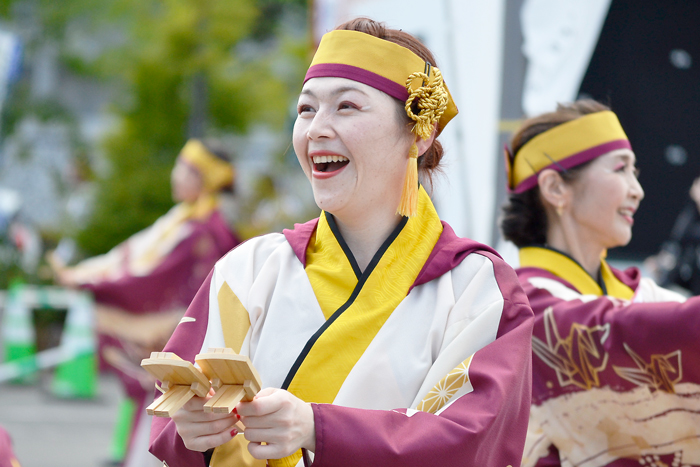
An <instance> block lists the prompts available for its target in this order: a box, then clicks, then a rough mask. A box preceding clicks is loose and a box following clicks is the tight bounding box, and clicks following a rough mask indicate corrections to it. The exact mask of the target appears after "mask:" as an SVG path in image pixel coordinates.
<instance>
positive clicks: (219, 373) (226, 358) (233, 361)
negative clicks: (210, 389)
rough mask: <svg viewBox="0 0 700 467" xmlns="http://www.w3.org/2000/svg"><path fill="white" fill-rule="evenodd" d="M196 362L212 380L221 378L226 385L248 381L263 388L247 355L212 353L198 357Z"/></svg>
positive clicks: (231, 352)
mask: <svg viewBox="0 0 700 467" xmlns="http://www.w3.org/2000/svg"><path fill="white" fill-rule="evenodd" d="M229 350H230V349H229ZM195 361H196V362H197V364H198V365H199V366H200V368H201V369H202V372H203V373H204V374H205V375H206V376H207V377H208V378H209V379H211V380H213V379H215V378H219V379H220V380H221V382H222V383H224V384H243V383H244V382H245V381H246V380H251V381H254V382H255V383H256V384H257V385H258V387H260V386H262V382H261V380H260V375H259V374H258V372H257V370H256V369H255V367H253V364H252V363H251V361H250V359H249V358H248V357H247V356H245V355H238V354H236V353H234V352H233V351H230V352H212V353H206V354H199V355H197V356H196V357H195Z"/></svg>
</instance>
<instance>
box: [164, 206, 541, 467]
mask: <svg viewBox="0 0 700 467" xmlns="http://www.w3.org/2000/svg"><path fill="white" fill-rule="evenodd" d="M316 222H317V220H314V221H311V222H309V223H306V224H303V225H297V226H296V228H295V230H294V231H285V237H286V241H287V242H288V243H289V247H291V250H293V253H291V252H290V253H291V254H292V255H296V257H297V258H298V261H299V264H298V267H305V251H306V246H307V245H308V244H309V240H310V239H311V237H312V235H313V234H314V232H315V228H316ZM443 225H444V230H443V232H442V235H441V236H440V238H439V240H438V242H437V244H436V245H435V247H434V249H433V252H432V254H431V255H430V257H429V259H428V261H427V262H426V264H425V265H424V267H423V270H422V271H421V272H420V274H419V275H418V277H417V279H416V281H415V283H414V284H413V286H412V287H411V289H410V291H409V297H410V296H412V295H413V294H421V293H422V292H421V288H426V287H431V286H433V285H431V284H434V281H436V280H439V278H440V277H441V276H443V275H444V274H446V273H447V272H449V271H451V270H453V269H455V268H459V267H460V264H462V263H463V262H464V263H466V261H465V258H468V257H473V256H472V255H475V256H476V255H479V256H483V257H484V258H486V260H487V261H488V262H490V263H491V264H492V265H493V273H492V274H493V276H492V277H491V279H492V280H493V282H491V279H490V280H489V281H484V282H483V283H480V284H474V286H475V289H474V290H476V289H479V287H482V288H484V287H491V286H492V285H491V284H495V287H497V289H498V291H499V292H498V293H499V294H500V295H501V296H502V298H503V300H504V301H503V309H502V312H501V318H500V323H499V324H498V331H497V338H496V339H495V341H493V342H491V343H490V344H488V345H487V346H485V347H483V348H482V349H481V350H478V351H477V352H476V354H474V358H473V360H472V363H471V366H470V368H469V377H470V380H471V382H472V384H473V386H474V391H473V392H472V393H469V394H467V395H465V396H463V397H461V398H460V399H459V400H458V401H457V402H455V403H454V404H452V405H451V406H449V407H448V408H447V409H446V410H445V411H444V412H442V413H441V414H440V415H434V414H431V413H426V412H420V411H418V412H416V411H415V410H413V411H410V410H409V409H406V408H405V407H404V408H402V407H400V406H397V407H396V408H395V410H368V409H362V408H356V407H344V406H340V405H336V404H311V405H312V408H313V411H314V419H315V426H316V451H315V458H314V461H313V465H315V466H319V467H321V466H333V467H366V466H370V465H376V466H382V467H393V466H396V467H410V466H416V467H417V466H426V465H431V464H432V465H436V466H438V465H439V466H479V467H491V466H494V467H507V466H508V465H512V466H513V467H515V466H516V465H517V462H518V461H519V459H520V456H521V453H522V446H523V442H524V435H525V429H526V426H527V416H528V415H527V413H528V407H529V399H530V394H529V392H530V384H531V381H530V336H531V322H532V312H531V310H530V309H529V306H528V305H527V299H526V297H525V295H524V294H523V291H522V289H521V287H520V285H519V283H518V281H517V277H516V276H515V274H514V272H513V270H512V269H511V268H510V267H509V266H508V265H507V264H506V263H505V262H504V261H503V260H502V259H501V258H500V257H499V256H498V255H497V254H496V253H495V252H494V251H493V250H492V249H490V248H489V247H487V246H485V245H481V244H478V243H476V242H473V241H471V240H468V239H462V238H459V237H457V236H456V235H455V234H454V232H453V231H452V229H451V228H450V227H449V226H448V225H447V224H444V223H443ZM273 235H275V234H273ZM277 235H278V234H277ZM267 238H269V239H270V241H271V242H272V241H277V242H279V240H275V239H274V237H272V236H268V237H267ZM261 241H265V239H264V238H263V240H261ZM251 243H252V242H249V243H246V244H243V245H241V246H240V247H239V249H241V248H247V247H249V246H251ZM289 247H288V248H289ZM236 251H238V250H236ZM236 251H234V252H232V253H231V254H233V253H235V252H236ZM276 251H277V250H276ZM251 256H254V255H251ZM255 260H256V262H255V263H254V264H255V266H254V267H253V266H250V267H249V268H243V267H242V268H241V269H242V270H246V271H253V270H257V269H259V268H260V267H262V265H263V264H269V261H272V260H268V258H266V257H257V256H256V257H255ZM267 280H270V279H269V277H268V278H267ZM284 280H285V278H284V277H278V278H277V281H278V283H279V281H284ZM475 282H479V281H475ZM212 283H213V280H212V275H211V274H210V276H209V278H208V279H207V281H206V282H205V284H204V285H203V286H202V289H200V291H199V292H198V293H197V296H196V297H195V299H194V301H193V302H192V304H191V305H190V307H189V309H188V311H187V313H186V315H185V316H186V317H187V318H189V320H188V322H187V323H184V324H181V325H180V326H178V328H177V329H176V331H175V333H174V334H173V337H172V338H171V339H170V341H169V343H168V345H167V346H166V348H165V349H164V350H165V351H170V352H175V353H176V354H178V355H179V356H180V357H182V358H183V359H185V360H189V361H193V360H194V357H195V355H196V354H197V353H198V352H200V349H201V347H202V342H203V341H204V340H205V336H206V334H207V330H208V320H209V319H210V314H209V310H210V307H209V300H210V297H211V296H212V295H211V294H212V292H211V290H210V284H212ZM284 288H289V287H283V289H284ZM212 290H213V289H212ZM214 296H215V295H214ZM289 299H290V300H292V301H293V297H290V298H289ZM271 300H272V299H271ZM272 301H274V300H272ZM432 312H433V311H432V310H430V309H426V310H425V313H432ZM258 351H260V349H258ZM293 357H296V354H294V355H293ZM464 357H467V355H465V356H464ZM251 358H253V362H254V363H255V359H254V356H251ZM292 361H293V360H292ZM319 377H322V375H319ZM264 379H265V375H263V384H265V382H264ZM406 414H410V415H411V416H407V415H406ZM150 451H151V452H152V453H153V454H154V455H155V456H156V457H158V458H159V459H162V460H165V461H166V462H167V464H168V465H169V466H170V467H189V466H203V465H206V464H205V456H204V455H203V453H199V452H193V451H190V450H188V449H187V448H186V447H185V446H184V443H183V441H182V439H181V438H180V436H179V435H178V433H177V430H176V427H175V424H174V423H173V422H172V420H170V419H166V418H154V420H153V425H152V430H151V447H150Z"/></svg>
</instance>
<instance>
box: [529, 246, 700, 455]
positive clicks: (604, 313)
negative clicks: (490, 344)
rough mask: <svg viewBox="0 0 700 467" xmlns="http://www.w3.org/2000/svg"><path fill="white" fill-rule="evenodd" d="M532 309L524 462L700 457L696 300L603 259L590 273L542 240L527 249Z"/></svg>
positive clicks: (699, 308)
mask: <svg viewBox="0 0 700 467" xmlns="http://www.w3.org/2000/svg"><path fill="white" fill-rule="evenodd" d="M520 253H521V267H520V269H518V270H517V273H518V277H519V279H520V281H521V283H522V285H523V288H524V290H525V293H526V294H527V296H528V298H529V300H530V305H531V306H532V309H533V311H534V312H535V329H534V337H533V352H534V356H533V392H532V402H533V405H532V410H531V414H530V426H529V428H528V439H527V443H526V448H525V453H524V459H523V464H522V465H523V466H524V467H529V466H534V465H536V466H540V467H544V466H559V465H562V466H586V467H589V466H590V467H600V466H633V465H646V466H658V467H660V466H698V465H700V398H698V396H697V395H698V394H700V369H699V368H698V361H700V347H698V335H697V330H698V329H700V298H691V299H689V300H687V301H684V298H683V297H682V296H680V295H679V294H676V293H675V292H672V291H669V290H666V289H663V288H661V287H659V286H657V285H656V284H655V283H654V282H653V281H652V280H651V279H648V278H641V277H640V272H639V270H638V269H636V268H629V269H627V270H625V271H618V270H616V269H614V268H612V267H610V266H609V265H608V264H607V263H606V262H605V261H604V260H603V261H601V271H602V272H601V277H599V278H598V279H594V278H592V277H591V276H590V275H588V273H586V271H585V270H584V269H583V268H582V267H581V266H580V265H579V264H578V263H576V262H575V261H574V260H573V259H571V258H569V257H568V256H566V255H564V254H563V253H559V252H557V251H554V250H551V249H548V248H544V247H527V248H523V249H521V252H520Z"/></svg>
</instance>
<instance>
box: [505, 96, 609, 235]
mask: <svg viewBox="0 0 700 467" xmlns="http://www.w3.org/2000/svg"><path fill="white" fill-rule="evenodd" d="M604 110H610V108H609V107H607V106H605V105H603V104H601V103H600V102H597V101H594V100H592V99H580V100H577V101H575V102H572V103H570V104H558V105H557V109H556V110H555V111H554V112H549V113H545V114H542V115H538V116H536V117H532V118H529V119H527V120H525V122H523V124H522V126H521V127H520V129H519V130H518V132H517V133H516V134H515V135H513V138H512V140H511V145H510V148H511V154H512V156H511V157H513V158H515V155H516V154H517V153H518V151H519V150H520V148H522V147H523V146H524V145H525V144H526V143H527V142H528V141H530V140H531V139H532V138H534V137H535V136H537V135H539V134H540V133H544V132H545V131H547V130H550V129H552V128H554V127H555V126H558V125H561V124H562V123H566V122H570V121H571V120H575V119H577V118H579V117H582V116H584V115H587V114H591V113H595V112H602V111H604ZM510 162H511V163H512V159H511V161H510ZM591 162H592V161H589V162H586V163H584V164H581V165H578V166H576V167H573V168H571V169H567V170H566V171H564V172H559V175H560V176H561V178H563V179H564V181H566V182H572V181H574V180H576V178H577V177H578V176H579V174H580V173H581V171H582V170H583V169H584V168H585V167H586V166H588V165H589V164H590V163H591ZM502 211H503V215H502V216H501V220H500V227H501V232H502V233H503V237H505V239H506V240H510V241H511V242H513V243H515V245H516V246H518V247H519V248H522V247H524V246H527V245H543V244H545V243H547V227H548V226H547V213H546V211H545V208H544V204H543V203H542V199H541V197H540V188H539V187H538V186H536V187H534V188H532V189H530V190H527V191H525V192H523V193H511V194H509V195H508V202H507V203H506V204H505V205H504V206H503V207H502Z"/></svg>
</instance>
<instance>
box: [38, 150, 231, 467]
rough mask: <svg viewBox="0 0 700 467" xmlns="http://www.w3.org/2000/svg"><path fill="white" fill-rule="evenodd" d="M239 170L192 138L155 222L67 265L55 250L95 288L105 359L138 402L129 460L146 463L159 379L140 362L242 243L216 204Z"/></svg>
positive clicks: (71, 281)
mask: <svg viewBox="0 0 700 467" xmlns="http://www.w3.org/2000/svg"><path fill="white" fill-rule="evenodd" d="M233 178H234V172H233V168H232V166H231V163H230V161H229V158H228V155H227V154H226V153H225V151H224V150H223V149H221V148H220V147H219V146H218V145H217V144H216V143H215V142H210V141H206V142H202V141H199V140H195V139H193V140H190V141H188V142H187V144H186V145H185V147H184V148H183V149H182V150H181V152H180V154H179V156H178V158H177V161H176V163H175V167H174V168H173V171H172V177H171V183H172V191H173V198H174V200H175V201H176V202H177V203H178V204H176V205H175V206H174V207H173V208H172V209H171V210H170V211H169V212H168V213H167V214H165V215H164V216H163V217H161V218H159V219H158V220H157V221H156V222H155V223H154V224H153V225H152V226H151V227H149V228H147V229H145V230H143V231H141V232H139V233H137V234H135V235H133V236H132V237H130V238H129V239H127V240H126V241H124V242H123V243H121V244H120V245H118V246H116V247H115V248H113V249H112V250H111V251H109V252H108V253H106V254H104V255H101V256H97V257H94V258H90V259H87V260H85V261H82V262H81V263H79V264H77V265H75V266H71V267H65V266H64V265H62V264H60V261H58V259H57V258H56V256H55V255H53V256H50V263H51V264H52V266H53V268H54V271H55V273H56V277H57V280H58V282H59V283H60V284H62V285H64V286H67V287H79V288H83V289H87V290H90V291H92V293H93V294H94V297H95V302H96V303H97V328H98V333H99V336H100V361H101V364H102V365H103V366H107V367H108V368H109V369H111V370H113V371H115V372H116V374H117V375H118V376H119V378H120V379H121V381H122V383H123V385H124V388H125V390H126V393H127V395H128V397H129V398H130V399H131V400H132V401H133V403H134V406H135V407H136V409H135V415H134V421H133V429H132V433H131V437H130V441H129V449H128V451H127V454H126V462H125V465H127V466H131V465H133V466H136V465H141V464H142V462H141V461H140V460H139V459H141V458H143V459H146V458H148V459H149V460H150V459H152V457H151V456H150V455H149V454H148V452H147V446H148V431H149V425H150V420H148V419H147V417H146V416H145V406H146V405H147V402H148V401H150V400H152V396H153V385H154V381H153V380H152V379H151V377H150V376H149V375H148V374H147V373H146V372H145V371H144V370H142V369H141V368H140V363H141V360H142V359H143V358H147V357H148V356H149V355H150V352H151V351H160V350H161V349H162V348H163V346H164V344H165V342H166V341H167V338H168V336H169V335H170V334H171V333H172V331H173V329H174V328H175V326H176V325H177V323H178V322H179V320H180V318H181V317H182V315H183V313H184V311H185V309H186V308H187V306H188V305H189V303H190V301H191V300H192V298H193V297H194V295H195V293H196V291H197V290H198V288H199V287H200V286H201V285H202V283H203V282H204V279H205V278H206V276H207V274H208V273H209V271H210V270H211V268H212V266H213V265H214V263H215V262H216V261H217V260H218V259H219V258H220V257H221V256H223V255H224V254H225V253H226V252H227V251H229V250H230V249H231V248H233V247H234V246H236V244H238V243H239V241H238V239H237V237H236V235H235V234H234V233H233V232H232V230H231V228H230V226H229V225H227V223H226V222H225V220H224V218H223V216H222V214H221V212H220V211H219V203H218V195H219V194H220V193H221V192H222V191H224V190H231V189H232V185H233Z"/></svg>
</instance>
